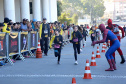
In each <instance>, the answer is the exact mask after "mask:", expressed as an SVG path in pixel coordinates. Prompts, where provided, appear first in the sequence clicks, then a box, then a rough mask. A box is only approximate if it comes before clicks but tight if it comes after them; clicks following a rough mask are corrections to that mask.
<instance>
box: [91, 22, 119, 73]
mask: <svg viewBox="0 0 126 84" xmlns="http://www.w3.org/2000/svg"><path fill="white" fill-rule="evenodd" d="M99 29H100V30H101V32H103V40H100V41H96V42H93V43H92V46H94V45H95V44H99V43H104V42H107V41H108V39H109V40H110V41H111V42H112V46H111V47H110V48H109V49H108V51H107V52H106V54H105V56H106V58H107V60H108V63H109V65H110V68H109V69H107V70H105V71H114V70H116V65H115V61H114V57H113V56H112V54H113V53H114V52H115V51H116V50H117V49H118V48H119V47H120V42H119V40H118V38H117V36H116V35H115V34H114V33H113V32H112V31H110V30H109V29H106V28H105V26H104V24H101V25H100V26H99Z"/></svg>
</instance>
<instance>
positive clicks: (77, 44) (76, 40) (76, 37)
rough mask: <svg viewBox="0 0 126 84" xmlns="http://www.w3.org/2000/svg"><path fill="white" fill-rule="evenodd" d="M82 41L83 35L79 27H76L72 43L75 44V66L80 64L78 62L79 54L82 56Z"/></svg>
mask: <svg viewBox="0 0 126 84" xmlns="http://www.w3.org/2000/svg"><path fill="white" fill-rule="evenodd" d="M81 40H82V35H81V33H80V32H79V31H78V27H77V26H74V31H73V33H72V35H71V40H70V42H71V43H73V49H74V57H75V65H77V64H78V62H77V52H78V54H80V41H81Z"/></svg>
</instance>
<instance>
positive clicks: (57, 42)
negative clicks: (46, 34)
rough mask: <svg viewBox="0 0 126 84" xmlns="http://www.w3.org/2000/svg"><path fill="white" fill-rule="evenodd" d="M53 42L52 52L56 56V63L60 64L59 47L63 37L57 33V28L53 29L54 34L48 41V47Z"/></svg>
mask: <svg viewBox="0 0 126 84" xmlns="http://www.w3.org/2000/svg"><path fill="white" fill-rule="evenodd" d="M53 43H54V54H55V57H58V61H57V64H60V57H61V48H62V43H63V37H62V36H61V35H60V34H59V29H55V35H54V36H53V37H52V39H51V41H50V48H52V44H53Z"/></svg>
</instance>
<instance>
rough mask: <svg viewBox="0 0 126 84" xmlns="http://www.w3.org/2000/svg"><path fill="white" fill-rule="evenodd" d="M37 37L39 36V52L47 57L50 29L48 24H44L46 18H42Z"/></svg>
mask: <svg viewBox="0 0 126 84" xmlns="http://www.w3.org/2000/svg"><path fill="white" fill-rule="evenodd" d="M39 36H40V44H41V50H42V52H43V51H44V54H45V56H47V53H48V44H49V39H50V27H49V24H48V23H46V18H43V23H42V24H41V25H40V30H39Z"/></svg>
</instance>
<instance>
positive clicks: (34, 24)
mask: <svg viewBox="0 0 126 84" xmlns="http://www.w3.org/2000/svg"><path fill="white" fill-rule="evenodd" d="M36 22H37V20H36V19H33V21H32V23H31V25H32V29H33V30H34V31H35V30H36V27H37V26H36Z"/></svg>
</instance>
